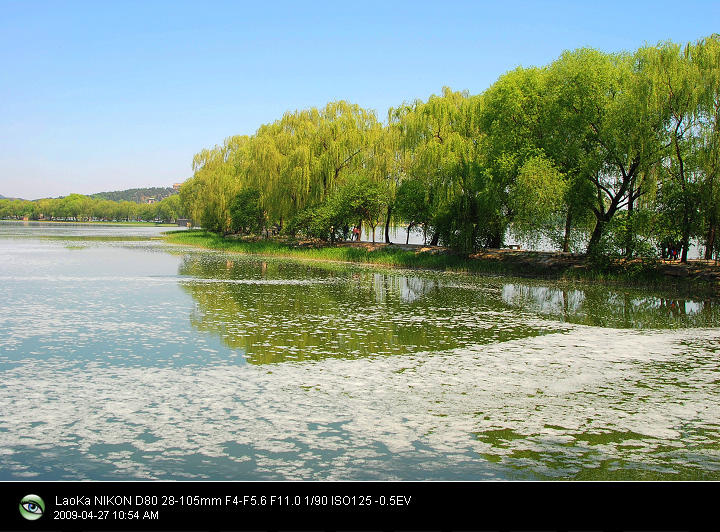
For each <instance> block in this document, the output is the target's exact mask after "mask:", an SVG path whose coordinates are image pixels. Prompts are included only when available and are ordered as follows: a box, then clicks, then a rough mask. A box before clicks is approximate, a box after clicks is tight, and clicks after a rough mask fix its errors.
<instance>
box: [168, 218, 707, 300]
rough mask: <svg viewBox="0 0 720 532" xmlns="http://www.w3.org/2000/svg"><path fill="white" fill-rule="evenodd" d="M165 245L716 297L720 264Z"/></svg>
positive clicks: (341, 246) (502, 252) (353, 247)
mask: <svg viewBox="0 0 720 532" xmlns="http://www.w3.org/2000/svg"><path fill="white" fill-rule="evenodd" d="M163 239H164V240H165V242H168V243H170V244H182V245H189V246H194V247H201V248H204V249H212V250H219V251H227V252H232V253H240V254H245V255H257V256H268V257H277V258H287V259H299V260H311V261H321V262H338V263H350V264H364V265H370V266H372V265H376V266H384V267H393V268H403V269H427V270H434V271H447V272H455V273H468V274H488V275H509V276H517V277H529V278H535V279H547V280H554V281H561V282H563V281H564V282H572V283H575V282H581V283H582V282H601V283H603V284H608V285H612V286H630V287H633V288H651V289H657V288H671V289H675V290H681V291H683V292H690V293H693V294H700V295H713V296H720V265H716V264H715V262H714V261H705V260H701V259H696V260H691V261H689V262H688V264H681V263H678V262H671V261H664V260H661V259H656V260H648V259H646V260H640V259H634V260H630V261H625V260H622V259H621V260H611V259H608V260H607V261H604V262H603V264H601V265H597V264H592V263H591V262H590V261H589V260H588V258H587V257H586V256H585V255H582V254H575V253H563V252H547V251H528V250H516V249H487V250H482V251H480V252H477V253H474V254H472V255H470V256H461V255H457V254H455V253H452V252H451V251H450V250H448V249H447V248H443V247H441V246H425V245H418V244H385V243H371V242H338V243H335V244H329V243H328V244H325V243H318V242H312V241H290V240H279V239H267V240H265V239H261V240H249V239H247V240H246V239H239V238H235V237H222V236H220V235H217V234H214V233H209V232H207V231H185V230H182V231H177V232H175V231H168V232H165V233H164V234H163Z"/></svg>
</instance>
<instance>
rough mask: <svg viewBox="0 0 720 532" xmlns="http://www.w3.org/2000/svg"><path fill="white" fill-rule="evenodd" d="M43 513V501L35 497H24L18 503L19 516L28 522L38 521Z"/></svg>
mask: <svg viewBox="0 0 720 532" xmlns="http://www.w3.org/2000/svg"><path fill="white" fill-rule="evenodd" d="M44 511H45V501H43V500H42V499H41V498H40V497H39V496H37V495H25V497H23V498H22V500H21V501H20V515H22V516H23V517H24V518H25V519H27V520H29V521H35V519H40V518H41V517H42V514H43V512H44Z"/></svg>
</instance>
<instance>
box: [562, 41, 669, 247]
mask: <svg viewBox="0 0 720 532" xmlns="http://www.w3.org/2000/svg"><path fill="white" fill-rule="evenodd" d="M549 75H550V78H549V81H550V83H552V84H553V87H554V88H553V93H552V94H553V97H554V98H555V105H554V106H553V108H554V109H555V119H556V128H559V129H562V130H564V131H565V134H567V135H568V136H570V137H571V138H573V139H575V141H576V142H577V143H578V145H579V146H580V147H581V148H582V150H581V151H579V152H578V154H577V155H578V161H579V162H578V171H579V172H580V174H581V175H582V179H584V180H587V182H588V183H589V184H590V185H591V186H592V187H593V190H594V198H593V202H592V204H591V205H590V209H591V210H592V212H593V214H594V217H595V227H594V229H593V232H592V235H591V237H590V242H589V243H588V248H587V250H588V253H595V252H597V251H599V247H600V242H601V239H602V237H603V236H604V235H605V232H606V228H607V226H608V224H609V222H610V221H611V220H612V219H613V217H614V216H615V214H616V213H617V212H618V211H619V210H620V209H624V208H628V207H630V206H631V205H632V204H633V203H634V202H635V201H636V200H637V199H638V198H639V197H640V196H641V195H642V194H644V193H646V192H647V191H648V183H647V182H646V180H645V177H646V176H647V175H648V172H649V171H650V169H651V168H652V167H653V166H654V165H656V164H657V163H658V162H659V161H660V160H661V159H662V157H663V153H664V151H663V144H662V131H663V121H664V116H663V114H662V112H661V111H660V110H658V109H656V108H655V107H653V106H650V105H648V104H647V102H648V99H649V92H650V89H649V83H648V82H647V79H646V78H645V77H644V76H643V74H642V73H641V72H640V71H639V69H638V68H637V64H636V63H635V61H634V59H633V57H632V56H631V55H629V54H606V53H603V52H600V51H598V50H593V49H588V48H584V49H580V50H575V51H573V52H565V53H564V54H563V55H562V56H561V57H560V58H559V59H558V60H557V61H555V62H554V63H552V64H551V65H550V67H549Z"/></svg>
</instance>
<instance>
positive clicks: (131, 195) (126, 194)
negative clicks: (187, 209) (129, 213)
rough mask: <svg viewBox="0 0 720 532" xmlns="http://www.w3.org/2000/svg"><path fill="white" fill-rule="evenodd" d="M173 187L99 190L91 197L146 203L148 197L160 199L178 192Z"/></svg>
mask: <svg viewBox="0 0 720 532" xmlns="http://www.w3.org/2000/svg"><path fill="white" fill-rule="evenodd" d="M177 193H178V191H177V190H175V189H174V188H173V187H149V188H129V189H127V190H115V191H113V192H98V193H97V194H91V195H90V197H91V198H99V199H108V200H112V201H134V202H135V203H146V202H147V200H148V198H155V201H160V200H161V199H163V198H167V197H168V196H172V195H173V194H177Z"/></svg>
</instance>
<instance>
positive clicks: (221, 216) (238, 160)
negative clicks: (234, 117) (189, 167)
mask: <svg viewBox="0 0 720 532" xmlns="http://www.w3.org/2000/svg"><path fill="white" fill-rule="evenodd" d="M249 142H250V138H249V137H247V136H235V137H229V138H228V139H226V140H225V142H224V143H223V145H222V146H215V147H214V148H212V149H203V150H202V151H200V152H199V153H197V154H196V155H195V157H193V170H194V175H193V177H192V178H190V180H188V181H187V182H185V183H184V184H183V186H182V187H181V189H180V194H181V200H182V202H183V205H184V207H185V208H186V210H187V211H188V212H189V213H190V214H191V216H192V217H193V220H194V221H195V222H199V223H200V225H201V226H202V227H204V228H205V229H207V230H209V231H215V232H218V233H226V232H228V231H229V230H230V226H231V218H230V211H229V207H230V201H231V200H232V198H233V197H235V195H237V193H238V192H239V190H240V188H241V187H242V184H243V181H244V177H243V176H244V175H245V174H246V164H247V157H246V152H247V145H248V143H249Z"/></svg>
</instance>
